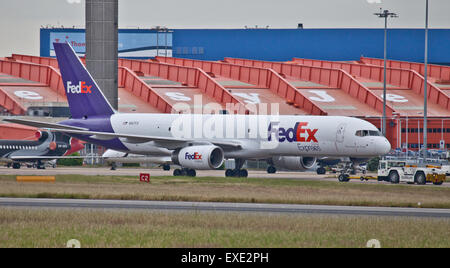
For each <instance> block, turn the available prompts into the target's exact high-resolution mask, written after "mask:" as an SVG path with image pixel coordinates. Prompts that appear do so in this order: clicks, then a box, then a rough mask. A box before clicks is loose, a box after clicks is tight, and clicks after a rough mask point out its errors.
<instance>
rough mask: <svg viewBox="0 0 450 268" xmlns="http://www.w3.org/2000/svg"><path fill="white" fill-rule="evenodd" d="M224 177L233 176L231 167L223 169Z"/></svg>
mask: <svg viewBox="0 0 450 268" xmlns="http://www.w3.org/2000/svg"><path fill="white" fill-rule="evenodd" d="M225 177H233V170H232V169H227V170H226V171H225Z"/></svg>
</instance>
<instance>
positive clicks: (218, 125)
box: [4, 43, 391, 177]
mask: <svg viewBox="0 0 450 268" xmlns="http://www.w3.org/2000/svg"><path fill="white" fill-rule="evenodd" d="M54 47H55V52H56V56H57V59H58V64H59V67H60V71H61V75H62V79H63V82H64V85H65V88H66V95H67V100H68V102H69V107H70V111H71V114H72V117H71V119H69V120H66V121H62V122H60V123H57V124H53V123H44V122H37V121H32V120H22V119H12V118H10V119H4V120H5V121H8V122H12V123H19V124H24V125H28V126H34V127H38V128H47V129H49V130H51V131H55V132H62V133H65V134H67V135H70V136H73V137H75V138H78V139H80V140H84V141H86V142H88V143H93V144H97V145H100V146H103V147H105V148H109V149H112V150H116V151H120V152H124V153H130V154H139V155H153V156H157V157H170V158H171V160H172V163H174V164H176V165H179V166H181V167H182V169H176V170H175V171H174V175H188V176H195V174H196V173H195V170H204V169H217V168H219V167H220V166H221V165H222V164H223V162H224V159H235V163H236V168H235V169H234V170H227V171H226V175H227V176H241V177H246V176H247V175H248V173H247V171H246V170H243V169H242V166H243V164H244V162H245V161H246V160H250V159H255V160H256V159H274V160H276V161H275V162H277V163H279V164H280V165H286V166H291V167H294V166H295V167H299V168H305V169H307V168H309V167H312V166H313V165H314V164H315V162H316V159H317V157H333V156H334V157H351V158H362V159H367V158H372V157H375V156H380V155H384V154H387V153H388V152H389V151H390V149H391V145H390V143H389V142H388V140H387V139H386V138H385V137H383V136H382V135H381V133H380V132H379V131H378V129H377V128H376V127H375V126H374V125H372V124H371V123H369V122H367V121H364V120H361V119H357V118H351V117H341V116H294V115H236V114H208V115H206V114H205V115H203V114H126V113H118V112H117V111H115V110H114V109H113V108H112V107H111V105H110V104H109V102H108V101H107V100H106V98H105V96H104V95H103V93H102V91H101V90H100V88H99V87H98V85H97V84H96V82H95V81H94V79H93V78H92V77H91V75H90V74H89V72H88V71H87V70H86V68H85V66H84V65H83V64H82V63H81V61H80V59H79V58H78V57H77V55H76V54H75V52H74V51H73V49H72V47H70V45H69V44H63V43H55V44H54Z"/></svg>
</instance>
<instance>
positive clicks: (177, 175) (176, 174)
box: [173, 168, 181, 177]
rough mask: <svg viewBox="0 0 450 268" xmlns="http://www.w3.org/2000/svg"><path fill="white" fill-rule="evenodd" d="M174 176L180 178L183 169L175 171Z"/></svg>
mask: <svg viewBox="0 0 450 268" xmlns="http://www.w3.org/2000/svg"><path fill="white" fill-rule="evenodd" d="M173 175H174V176H175V177H179V176H181V169H178V168H177V169H175V170H174V171H173Z"/></svg>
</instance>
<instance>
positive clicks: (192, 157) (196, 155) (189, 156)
mask: <svg viewBox="0 0 450 268" xmlns="http://www.w3.org/2000/svg"><path fill="white" fill-rule="evenodd" d="M184 159H186V160H202V155H201V154H199V153H197V152H195V153H194V154H190V153H186V155H185V156H184Z"/></svg>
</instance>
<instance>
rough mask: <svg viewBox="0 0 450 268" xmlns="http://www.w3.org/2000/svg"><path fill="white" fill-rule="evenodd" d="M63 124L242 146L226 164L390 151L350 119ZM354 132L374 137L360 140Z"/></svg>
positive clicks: (126, 147) (152, 148)
mask: <svg viewBox="0 0 450 268" xmlns="http://www.w3.org/2000/svg"><path fill="white" fill-rule="evenodd" d="M61 124H64V125H70V126H77V127H83V128H88V129H90V130H91V131H99V132H112V133H125V134H130V135H131V134H132V135H142V136H158V137H168V138H171V137H174V138H184V139H186V140H189V141H192V143H202V142H205V143H208V142H211V143H214V141H218V140H220V141H221V142H230V143H238V144H240V145H241V147H242V149H243V150H229V151H227V150H225V157H226V158H244V159H264V158H269V157H271V156H276V155H283V156H314V157H319V156H339V157H342V156H349V157H360V158H364V157H373V156H378V155H381V154H385V153H387V152H388V151H389V150H390V144H389V142H388V141H387V139H386V138H385V137H382V136H381V135H380V134H379V131H378V129H376V127H375V126H373V125H372V124H370V123H368V122H366V121H364V120H361V119H356V118H350V117H336V116H282V115H280V116H266V115H179V114H120V113H118V114H114V115H111V117H110V118H96V119H85V120H84V119H78V120H73V119H72V120H68V121H64V122H61ZM358 131H360V132H361V133H362V131H366V132H367V134H369V133H372V135H364V136H363V135H359V136H358V135H357V132H358ZM78 137H79V138H80V139H83V140H86V141H88V142H93V143H96V144H99V145H103V146H105V147H107V148H111V149H114V150H118V151H122V152H128V153H134V154H145V155H170V154H171V150H170V146H167V144H164V146H161V144H158V142H155V141H151V142H147V143H134V142H132V141H129V140H127V139H123V138H120V139H114V140H101V139H95V137H88V136H78ZM188 143H189V142H188ZM186 146H189V145H186ZM167 147H169V149H168V148H167Z"/></svg>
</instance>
